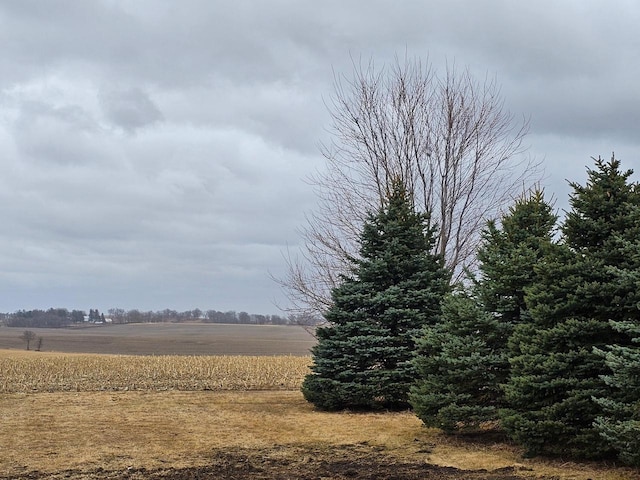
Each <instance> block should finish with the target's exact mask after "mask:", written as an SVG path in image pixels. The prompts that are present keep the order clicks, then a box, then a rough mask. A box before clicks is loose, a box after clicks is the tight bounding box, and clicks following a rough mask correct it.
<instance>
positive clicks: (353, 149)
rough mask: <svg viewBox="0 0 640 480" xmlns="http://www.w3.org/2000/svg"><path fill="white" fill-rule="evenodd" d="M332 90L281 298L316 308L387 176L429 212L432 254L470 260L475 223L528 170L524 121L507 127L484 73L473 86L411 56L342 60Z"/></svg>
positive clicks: (457, 270) (353, 249) (342, 267)
mask: <svg viewBox="0 0 640 480" xmlns="http://www.w3.org/2000/svg"><path fill="white" fill-rule="evenodd" d="M334 87H335V88H334V95H333V97H332V99H331V101H330V103H329V104H328V108H329V111H330V114H331V118H332V125H331V133H332V141H331V143H330V144H328V145H323V147H322V153H323V155H324V156H325V158H326V169H325V170H323V171H322V172H320V173H318V174H317V175H316V176H314V177H313V178H312V179H311V181H312V184H313V185H314V186H315V187H316V189H317V193H318V195H319V205H318V207H317V210H316V211H314V212H312V213H310V214H309V215H308V216H307V223H306V225H305V226H304V227H303V228H302V229H301V235H302V238H303V239H304V245H303V249H302V252H301V256H300V257H291V256H289V257H287V259H286V260H287V261H288V267H289V269H288V274H287V276H286V277H285V278H284V279H281V280H280V283H281V285H283V286H284V287H285V288H286V290H287V291H288V295H289V298H290V300H291V301H292V302H293V304H294V305H295V307H296V308H300V309H304V308H306V309H310V310H313V311H320V312H322V311H324V310H325V309H326V307H327V306H328V305H329V302H330V295H329V292H330V290H331V288H332V287H334V286H335V285H336V283H337V282H338V281H339V276H340V274H341V273H344V272H345V271H346V269H347V268H348V264H349V260H348V259H349V258H350V257H353V256H356V255H357V249H358V235H359V232H360V228H361V225H362V223H363V221H364V219H365V218H366V216H367V215H368V213H369V212H375V211H377V209H378V208H379V207H380V206H381V205H382V204H383V203H384V201H385V199H386V198H387V197H388V190H389V187H390V185H391V180H392V179H394V178H400V179H402V181H403V182H404V183H405V184H406V186H407V188H408V190H409V191H412V192H413V195H414V202H415V207H416V209H417V210H419V211H428V212H430V213H431V219H432V222H434V223H436V224H437V225H438V228H439V236H438V244H437V247H436V248H437V251H438V252H439V253H441V254H443V255H444V257H445V260H446V264H447V266H448V267H449V268H451V269H452V270H453V272H454V278H460V276H461V275H462V272H463V269H464V268H465V267H468V266H472V265H473V263H474V261H475V250H476V246H477V242H478V239H479V235H480V231H481V229H482V227H483V225H484V222H485V221H486V220H487V219H488V218H492V217H494V216H495V215H496V213H497V212H498V211H499V209H500V208H501V207H502V206H503V205H505V203H510V201H511V200H512V199H513V198H514V197H515V196H516V192H517V191H521V190H522V188H523V185H524V184H525V183H527V182H528V181H530V180H533V179H532V178H531V177H533V176H534V175H535V174H536V173H537V165H535V164H534V163H533V162H531V161H530V160H528V159H527V158H525V157H524V156H523V155H522V154H523V153H524V152H523V150H524V149H523V144H522V142H523V138H524V136H525V135H526V133H527V130H528V122H527V121H526V120H523V121H522V122H520V123H518V124H516V123H515V122H514V119H513V116H512V115H511V114H510V113H509V112H508V111H506V110H505V109H504V105H503V100H502V99H501V96H500V89H499V86H498V84H497V81H496V80H495V78H486V79H485V80H484V81H483V82H478V81H477V80H475V79H474V78H473V77H472V75H471V74H470V73H469V71H468V70H464V71H462V72H458V71H456V69H455V67H448V68H447V71H446V73H445V75H444V76H443V77H441V76H438V75H436V73H435V72H434V70H433V69H432V67H431V65H430V64H426V65H425V64H423V63H422V62H421V61H420V60H418V59H406V58H405V59H404V60H403V61H401V60H398V59H396V61H395V63H394V64H393V65H392V66H391V68H389V69H385V68H381V69H376V67H375V65H374V64H373V62H369V64H368V65H366V67H363V66H362V65H358V64H355V63H354V70H353V77H352V78H346V77H336V80H335V84H334ZM535 180H537V178H536V179H535Z"/></svg>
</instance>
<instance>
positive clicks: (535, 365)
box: [503, 159, 638, 457]
mask: <svg viewBox="0 0 640 480" xmlns="http://www.w3.org/2000/svg"><path fill="white" fill-rule="evenodd" d="M619 167H620V162H619V161H618V160H615V159H612V160H611V161H610V162H604V161H603V160H601V159H598V160H596V170H589V171H588V182H587V185H586V186H580V185H578V184H576V183H572V184H571V186H572V187H573V189H574V192H573V194H572V195H571V198H570V204H571V207H572V210H571V211H570V212H569V213H568V214H567V216H566V220H565V222H564V225H563V229H562V231H563V234H564V238H563V242H562V244H558V245H553V246H552V247H551V248H550V249H549V253H548V255H546V257H545V258H544V259H543V261H542V262H539V263H538V267H537V271H536V272H537V275H536V281H535V283H534V284H533V285H532V286H531V288H529V289H528V290H527V292H526V293H527V294H526V305H527V308H528V310H527V312H528V316H529V321H528V322H525V323H523V324H521V325H519V326H517V327H516V329H515V331H514V334H513V336H512V338H511V340H510V355H511V357H510V362H511V377H510V379H509V382H508V384H507V386H506V388H505V391H506V397H507V401H508V403H509V410H507V411H506V412H505V415H504V417H503V425H504V426H505V428H506V429H507V430H508V432H509V433H510V434H511V436H512V437H513V438H514V439H515V440H516V441H518V442H520V443H521V444H523V445H524V446H525V447H526V448H527V451H528V453H529V454H531V455H534V454H540V453H547V454H570V455H573V456H579V457H600V456H603V455H607V454H609V453H610V451H611V448H610V446H609V445H607V444H606V442H604V441H603V439H602V438H601V437H600V436H599V435H598V432H597V431H596V430H595V428H594V426H593V423H594V421H595V419H596V417H597V416H598V415H599V414H600V413H601V407H600V405H599V404H598V403H597V402H596V401H594V398H596V397H600V398H607V397H608V392H609V389H608V386H607V385H606V383H605V382H604V380H603V379H602V376H603V375H604V374H606V373H607V368H606V365H605V362H604V359H603V358H602V357H601V356H599V355H598V354H597V353H596V351H595V350H594V348H603V347H605V346H606V345H615V344H619V343H620V342H623V343H624V342H627V343H628V339H627V340H625V338H624V335H622V334H621V333H619V332H616V331H615V330H614V329H613V328H612V327H611V326H610V324H609V319H613V318H620V316H621V315H625V312H626V313H631V310H633V309H634V308H635V305H633V306H632V305H631V304H630V303H629V302H628V301H627V300H625V298H626V297H628V295H627V294H629V293H631V292H630V291H628V290H627V291H625V289H628V285H627V286H626V287H625V286H624V285H622V284H621V283H620V282H618V281H616V274H615V273H614V270H615V269H616V268H618V267H620V266H622V265H623V263H624V262H625V259H624V255H623V254H622V252H621V250H620V246H621V245H622V243H623V242H621V240H622V239H623V238H624V237H625V236H626V235H628V234H629V232H630V229H631V230H632V229H633V225H634V220H633V218H632V217H633V214H632V212H633V208H634V207H632V205H634V204H637V203H638V195H637V193H636V187H635V185H633V184H630V183H629V182H628V178H629V176H630V175H631V172H630V171H628V172H621V171H620V168H619ZM629 298H630V297H629Z"/></svg>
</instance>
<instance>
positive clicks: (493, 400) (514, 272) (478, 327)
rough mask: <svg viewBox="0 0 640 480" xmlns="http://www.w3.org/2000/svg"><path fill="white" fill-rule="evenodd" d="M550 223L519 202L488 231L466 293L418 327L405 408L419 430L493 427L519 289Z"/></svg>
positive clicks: (519, 308)
mask: <svg viewBox="0 0 640 480" xmlns="http://www.w3.org/2000/svg"><path fill="white" fill-rule="evenodd" d="M555 222H556V217H555V215H554V214H553V213H552V208H551V206H550V205H549V204H548V203H547V202H546V201H545V200H544V195H543V194H542V192H540V191H535V192H533V193H532V194H531V195H529V196H528V197H523V198H521V199H519V200H518V201H517V202H516V203H515V204H514V206H513V207H511V209H510V210H509V212H508V214H506V215H505V216H504V217H503V218H502V219H501V222H500V226H498V225H497V224H496V222H493V221H491V222H489V223H488V225H487V228H486V229H485V231H484V232H483V243H482V245H481V247H480V249H479V252H478V258H479V260H480V265H479V280H478V281H476V282H475V283H474V289H473V293H472V294H465V293H457V294H454V295H451V296H449V297H448V298H447V299H446V301H445V303H444V305H443V312H442V318H441V321H440V322H439V323H438V324H437V325H435V326H431V327H429V326H428V327H426V328H425V332H424V334H423V336H422V337H421V338H420V340H419V342H418V356H417V358H416V361H415V363H416V368H417V371H418V380H417V382H416V386H415V387H414V388H413V390H412V395H411V403H412V405H413V407H414V409H415V411H416V414H417V415H418V417H420V419H421V420H422V421H423V422H424V423H425V424H426V425H428V426H436V427H440V428H442V429H444V430H445V431H449V432H451V431H455V430H473V429H477V428H478V427H480V426H481V425H482V424H483V423H486V422H495V421H496V420H497V418H498V411H499V409H500V408H501V407H503V406H504V395H503V392H502V389H501V385H502V384H504V383H505V382H506V381H507V378H508V375H509V363H508V360H507V340H508V338H509V336H510V334H511V332H512V331H513V328H514V326H515V325H517V324H519V323H520V322H521V321H522V318H521V317H522V315H523V313H524V310H525V303H524V295H525V294H524V289H525V287H527V286H529V285H530V284H531V283H532V281H533V277H534V265H535V264H536V263H537V262H538V260H539V259H540V258H541V257H542V256H543V253H542V252H543V251H544V250H545V248H548V246H549V245H551V242H552V233H553V228H554V225H555Z"/></svg>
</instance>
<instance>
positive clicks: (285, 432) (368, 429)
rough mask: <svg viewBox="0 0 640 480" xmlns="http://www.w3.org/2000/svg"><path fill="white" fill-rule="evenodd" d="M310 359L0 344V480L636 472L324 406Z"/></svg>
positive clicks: (626, 475) (581, 476)
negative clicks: (310, 379) (307, 385)
mask: <svg viewBox="0 0 640 480" xmlns="http://www.w3.org/2000/svg"><path fill="white" fill-rule="evenodd" d="M309 362H310V358H309V357H295V356H281V357H267V356H263V357H257V356H253V357H246V356H244V357H243V356H227V357H185V356H156V357H141V356H114V355H88V354H68V353H48V352H33V351H31V352H26V351H18V350H0V372H1V374H2V380H1V382H2V385H3V386H2V387H1V389H0V425H1V428H0V479H3V480H4V479H21V480H26V479H51V480H53V479H61V478H66V479H71V480H95V479H116V478H128V479H131V480H136V479H156V478H157V479H160V478H162V479H187V478H192V479H193V478H257V479H266V478H276V479H278V478H282V479H284V478H301V479H306V478H308V479H311V478H322V477H324V478H336V479H340V478H351V479H364V478H368V479H384V478H396V479H403V478H407V479H435V478H443V479H454V478H455V479H478V480H480V479H483V480H488V479H493V480H517V479H522V478H537V479H542V478H547V479H551V478H556V479H575V480H587V479H594V480H595V479H602V480H621V479H631V478H639V472H637V471H632V470H628V469H622V468H613V467H611V466H605V465H602V464H578V463H572V462H566V461H563V460H558V459H556V460H541V459H533V460H524V459H522V458H521V452H520V450H519V449H517V448H515V447H513V446H510V445H508V444H506V443H504V442H502V441H500V439H495V438H491V437H485V438H475V439H470V438H465V437H458V438H455V437H446V436H443V435H442V434H441V433H440V432H439V431H437V430H435V429H428V428H424V427H423V426H422V425H421V422H420V421H419V420H418V419H417V418H416V417H415V416H414V415H413V414H412V413H411V412H400V413H384V412H381V413H351V412H340V413H326V412H318V411H315V410H314V409H313V407H312V406H311V405H310V404H308V403H307V402H306V401H304V399H303V398H302V395H301V394H300V392H299V390H298V388H299V385H300V383H301V382H302V379H303V378H304V375H306V373H307V372H308V365H309Z"/></svg>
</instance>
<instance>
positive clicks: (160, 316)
mask: <svg viewBox="0 0 640 480" xmlns="http://www.w3.org/2000/svg"><path fill="white" fill-rule="evenodd" d="M0 321H1V322H2V323H4V324H5V325H7V326H8V327H21V328H62V327H69V326H74V325H82V324H106V323H115V324H123V323H163V322H203V323H231V324H253V325H315V324H316V323H318V319H317V318H315V317H313V316H309V315H293V314H291V315H287V316H280V315H261V314H255V313H247V312H244V311H242V312H236V311H233V310H229V311H226V312H221V311H218V310H207V311H206V312H204V311H202V310H200V309H198V308H196V309H194V310H186V311H184V312H178V311H177V310H170V309H165V310H159V311H155V312H154V311H140V310H137V309H133V310H128V311H127V310H124V309H121V308H110V309H109V310H108V311H107V313H106V314H105V313H101V312H100V311H99V310H98V309H97V308H96V309H90V310H89V313H88V314H87V313H86V312H85V311H83V310H71V311H69V310H68V309H66V308H50V309H48V310H37V309H36V310H18V311H16V312H14V313H3V314H0Z"/></svg>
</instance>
